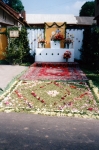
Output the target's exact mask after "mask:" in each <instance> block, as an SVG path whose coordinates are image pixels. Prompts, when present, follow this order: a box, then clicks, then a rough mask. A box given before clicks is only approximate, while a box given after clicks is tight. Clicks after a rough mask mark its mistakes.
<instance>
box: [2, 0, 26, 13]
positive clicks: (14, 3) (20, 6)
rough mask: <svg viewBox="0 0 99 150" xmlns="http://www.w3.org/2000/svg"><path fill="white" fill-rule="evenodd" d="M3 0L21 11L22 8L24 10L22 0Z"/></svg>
mask: <svg viewBox="0 0 99 150" xmlns="http://www.w3.org/2000/svg"><path fill="white" fill-rule="evenodd" d="M2 1H3V2H4V3H5V4H7V5H9V6H10V7H11V8H13V9H14V10H15V11H17V12H19V13H20V12H21V11H22V10H24V6H23V4H22V2H21V0H2Z"/></svg>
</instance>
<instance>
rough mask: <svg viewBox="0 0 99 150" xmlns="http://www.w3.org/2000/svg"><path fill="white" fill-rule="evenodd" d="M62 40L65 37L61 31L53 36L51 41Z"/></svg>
mask: <svg viewBox="0 0 99 150" xmlns="http://www.w3.org/2000/svg"><path fill="white" fill-rule="evenodd" d="M61 40H64V37H63V35H62V34H60V33H56V34H54V35H52V36H51V41H61Z"/></svg>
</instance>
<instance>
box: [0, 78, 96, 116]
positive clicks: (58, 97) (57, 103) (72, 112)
mask: <svg viewBox="0 0 99 150" xmlns="http://www.w3.org/2000/svg"><path fill="white" fill-rule="evenodd" d="M0 110H2V111H8V112H9V111H17V112H20V111H29V112H31V113H35V114H45V115H58V116H61V115H64V116H65V115H67V116H76V117H79V116H82V117H89V118H90V117H93V118H97V119H99V104H97V102H96V101H95V99H94V97H93V95H92V93H91V91H90V88H89V86H88V85H87V83H86V82H81V81H80V82H61V81H39V80H34V81H24V80H23V81H22V80H21V81H18V82H16V83H15V84H14V85H13V87H12V88H11V89H10V90H9V91H8V92H7V93H6V94H5V95H2V96H1V98H0Z"/></svg>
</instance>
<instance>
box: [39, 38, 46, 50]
mask: <svg viewBox="0 0 99 150" xmlns="http://www.w3.org/2000/svg"><path fill="white" fill-rule="evenodd" d="M45 43H46V41H45V40H44V39H41V40H39V42H38V44H39V48H44V45H45Z"/></svg>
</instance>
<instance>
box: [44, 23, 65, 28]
mask: <svg viewBox="0 0 99 150" xmlns="http://www.w3.org/2000/svg"><path fill="white" fill-rule="evenodd" d="M54 25H56V26H57V27H58V28H61V27H62V26H64V25H65V26H66V22H64V23H63V24H62V25H58V24H57V23H56V22H53V23H52V24H51V25H48V24H47V23H46V22H45V26H48V27H49V28H52V26H54Z"/></svg>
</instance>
